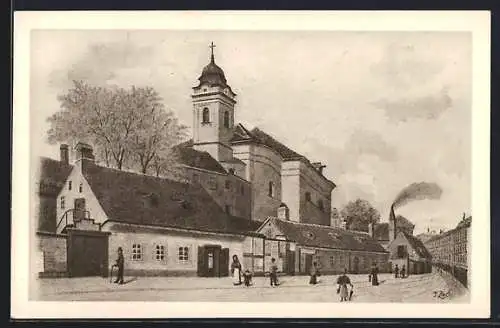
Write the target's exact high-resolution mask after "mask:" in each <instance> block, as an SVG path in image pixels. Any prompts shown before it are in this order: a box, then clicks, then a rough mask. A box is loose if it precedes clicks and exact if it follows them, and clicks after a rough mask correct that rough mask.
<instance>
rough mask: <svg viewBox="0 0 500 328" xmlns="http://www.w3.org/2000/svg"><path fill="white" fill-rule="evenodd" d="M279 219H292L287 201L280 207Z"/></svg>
mask: <svg viewBox="0 0 500 328" xmlns="http://www.w3.org/2000/svg"><path fill="white" fill-rule="evenodd" d="M278 219H280V220H290V210H289V209H288V206H286V204H285V203H281V205H280V207H278Z"/></svg>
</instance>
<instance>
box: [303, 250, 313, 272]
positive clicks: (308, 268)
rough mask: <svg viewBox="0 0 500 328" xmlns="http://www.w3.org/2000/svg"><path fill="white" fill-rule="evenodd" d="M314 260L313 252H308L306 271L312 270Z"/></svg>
mask: <svg viewBox="0 0 500 328" xmlns="http://www.w3.org/2000/svg"><path fill="white" fill-rule="evenodd" d="M312 262H313V256H312V254H306V263H305V264H306V267H305V273H309V272H310V271H311V267H312Z"/></svg>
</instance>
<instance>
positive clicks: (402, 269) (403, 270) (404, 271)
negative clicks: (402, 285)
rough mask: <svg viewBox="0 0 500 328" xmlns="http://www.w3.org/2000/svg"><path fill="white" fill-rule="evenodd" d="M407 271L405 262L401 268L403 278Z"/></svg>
mask: <svg viewBox="0 0 500 328" xmlns="http://www.w3.org/2000/svg"><path fill="white" fill-rule="evenodd" d="M405 273H406V270H405V265H404V264H403V267H402V268H401V278H404V277H405Z"/></svg>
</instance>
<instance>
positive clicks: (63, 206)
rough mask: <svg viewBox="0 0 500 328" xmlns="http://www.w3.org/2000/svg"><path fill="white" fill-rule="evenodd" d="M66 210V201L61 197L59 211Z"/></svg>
mask: <svg viewBox="0 0 500 328" xmlns="http://www.w3.org/2000/svg"><path fill="white" fill-rule="evenodd" d="M65 208H66V199H65V198H64V196H61V210H64V209H65Z"/></svg>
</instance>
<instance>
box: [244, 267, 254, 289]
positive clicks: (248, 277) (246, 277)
mask: <svg viewBox="0 0 500 328" xmlns="http://www.w3.org/2000/svg"><path fill="white" fill-rule="evenodd" d="M243 279H244V281H245V286H247V287H248V286H250V285H251V284H252V273H251V272H250V270H248V269H246V270H245V272H244V273H243Z"/></svg>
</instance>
